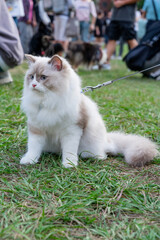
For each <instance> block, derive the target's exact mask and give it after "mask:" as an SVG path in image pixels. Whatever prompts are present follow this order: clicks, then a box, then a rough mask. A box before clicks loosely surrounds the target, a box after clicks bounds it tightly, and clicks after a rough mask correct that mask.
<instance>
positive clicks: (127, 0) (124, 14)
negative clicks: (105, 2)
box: [103, 0, 138, 70]
mask: <svg viewBox="0 0 160 240" xmlns="http://www.w3.org/2000/svg"><path fill="white" fill-rule="evenodd" d="M136 2H137V0H114V1H113V4H114V7H113V12H112V16H111V23H110V26H109V42H108V44H107V62H106V64H104V65H103V69H106V70H110V69H111V66H110V59H111V56H112V54H113V53H114V51H115V49H116V41H117V40H119V38H120V37H121V36H122V37H123V40H124V41H126V42H127V43H128V45H129V47H130V49H132V48H134V47H136V46H137V45H138V42H137V40H136V32H135V29H134V24H135V13H136Z"/></svg>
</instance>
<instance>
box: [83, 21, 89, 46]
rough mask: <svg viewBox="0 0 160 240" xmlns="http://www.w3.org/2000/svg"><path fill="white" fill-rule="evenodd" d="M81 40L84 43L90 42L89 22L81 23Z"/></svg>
mask: <svg viewBox="0 0 160 240" xmlns="http://www.w3.org/2000/svg"><path fill="white" fill-rule="evenodd" d="M81 40H82V41H83V42H88V41H89V22H85V21H83V22H81Z"/></svg>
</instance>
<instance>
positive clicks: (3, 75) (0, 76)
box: [0, 71, 13, 85]
mask: <svg viewBox="0 0 160 240" xmlns="http://www.w3.org/2000/svg"><path fill="white" fill-rule="evenodd" d="M11 82H13V79H12V77H11V74H10V73H9V72H8V71H6V72H0V85H2V84H6V83H11Z"/></svg>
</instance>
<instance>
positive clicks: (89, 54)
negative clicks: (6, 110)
mask: <svg viewBox="0 0 160 240" xmlns="http://www.w3.org/2000/svg"><path fill="white" fill-rule="evenodd" d="M106 58H107V55H106V53H105V51H103V50H102V49H101V47H100V46H99V45H98V44H92V43H84V42H70V43H69V46H68V51H67V55H66V59H67V60H68V61H69V62H70V64H71V65H72V67H73V68H74V69H77V68H78V67H79V66H80V65H85V66H86V67H87V68H88V69H91V68H92V66H93V65H98V68H99V69H100V68H101V65H102V64H103V63H105V61H106Z"/></svg>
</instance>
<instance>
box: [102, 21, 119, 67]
mask: <svg viewBox="0 0 160 240" xmlns="http://www.w3.org/2000/svg"><path fill="white" fill-rule="evenodd" d="M108 36H109V41H108V44H107V61H106V63H105V64H103V65H102V69H106V70H110V69H111V66H110V60H111V56H112V55H113V53H114V52H115V49H116V41H117V40H118V39H119V37H120V30H119V22H118V21H111V23H110V27H109V34H108Z"/></svg>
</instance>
